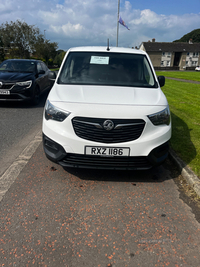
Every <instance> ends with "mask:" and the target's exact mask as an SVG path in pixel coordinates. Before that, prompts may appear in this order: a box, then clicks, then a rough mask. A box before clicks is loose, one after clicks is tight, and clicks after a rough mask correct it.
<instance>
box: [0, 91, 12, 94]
mask: <svg viewBox="0 0 200 267" xmlns="http://www.w3.org/2000/svg"><path fill="white" fill-rule="evenodd" d="M0 95H10V91H7V90H3V91H2V90H0Z"/></svg>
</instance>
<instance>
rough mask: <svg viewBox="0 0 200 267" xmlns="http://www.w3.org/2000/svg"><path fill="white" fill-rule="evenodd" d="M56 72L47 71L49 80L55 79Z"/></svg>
mask: <svg viewBox="0 0 200 267" xmlns="http://www.w3.org/2000/svg"><path fill="white" fill-rule="evenodd" d="M56 76H57V75H56V72H55V71H50V72H49V73H48V77H49V80H55V79H56Z"/></svg>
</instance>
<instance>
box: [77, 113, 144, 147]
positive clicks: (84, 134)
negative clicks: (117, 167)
mask: <svg viewBox="0 0 200 267" xmlns="http://www.w3.org/2000/svg"><path fill="white" fill-rule="evenodd" d="M110 120H111V121H112V122H113V123H114V128H113V129H112V130H110V131H107V130H105V129H104V128H103V123H104V121H105V119H102V118H85V117H75V118H73V119H72V125H73V128H74V131H75V133H76V135H77V136H79V137H80V138H83V139H86V140H89V141H94V142H99V143H107V144H108V143H123V142H129V141H134V140H136V139H138V138H139V137H140V136H141V134H142V132H143V129H144V126H145V121H144V120H142V119H126V120H121V119H110ZM118 125H120V127H117V126H118ZM115 127H117V128H115Z"/></svg>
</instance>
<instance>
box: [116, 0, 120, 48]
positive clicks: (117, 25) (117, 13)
mask: <svg viewBox="0 0 200 267" xmlns="http://www.w3.org/2000/svg"><path fill="white" fill-rule="evenodd" d="M119 7H120V0H118V12H117V43H116V47H118V36H119Z"/></svg>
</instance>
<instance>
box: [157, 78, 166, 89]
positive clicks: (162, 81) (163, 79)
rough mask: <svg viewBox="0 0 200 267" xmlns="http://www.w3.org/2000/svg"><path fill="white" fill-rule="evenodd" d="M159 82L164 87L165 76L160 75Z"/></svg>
mask: <svg viewBox="0 0 200 267" xmlns="http://www.w3.org/2000/svg"><path fill="white" fill-rule="evenodd" d="M158 82H159V84H160V87H163V86H164V85H165V76H158Z"/></svg>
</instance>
